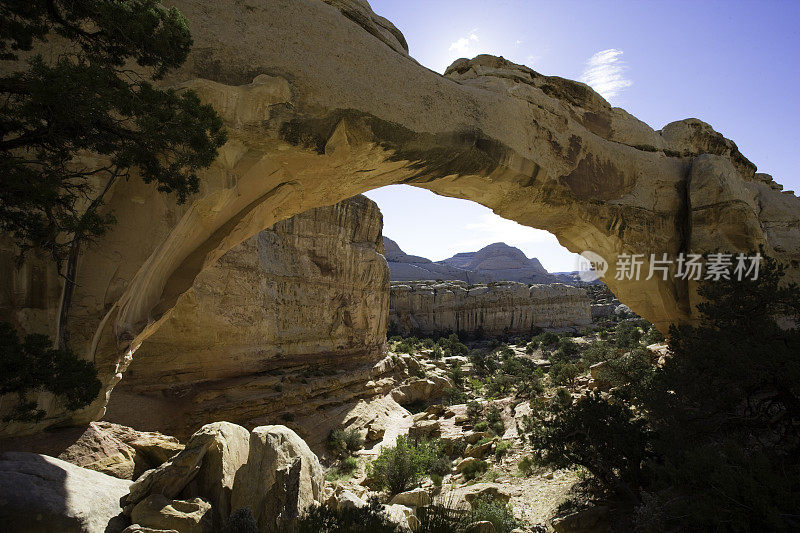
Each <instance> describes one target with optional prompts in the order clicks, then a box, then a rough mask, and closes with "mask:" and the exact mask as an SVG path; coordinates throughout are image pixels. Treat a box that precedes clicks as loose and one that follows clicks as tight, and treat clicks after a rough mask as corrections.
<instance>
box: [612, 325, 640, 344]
mask: <svg viewBox="0 0 800 533" xmlns="http://www.w3.org/2000/svg"><path fill="white" fill-rule="evenodd" d="M641 338H642V332H641V330H640V329H639V326H638V325H637V323H636V322H635V321H632V320H626V321H625V322H620V324H619V325H618V326H617V330H616V332H615V334H614V342H615V343H616V345H617V348H621V349H623V350H630V349H632V348H636V347H637V346H639V341H640V339H641Z"/></svg>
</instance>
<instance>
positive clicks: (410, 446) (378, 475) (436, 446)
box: [368, 435, 452, 494]
mask: <svg viewBox="0 0 800 533" xmlns="http://www.w3.org/2000/svg"><path fill="white" fill-rule="evenodd" d="M443 448H444V447H443V445H442V443H441V442H440V441H438V440H434V441H422V442H416V443H415V442H412V441H411V440H409V439H408V437H406V436H405V435H401V436H399V437H398V438H397V444H396V445H395V446H393V447H391V448H383V449H381V453H380V455H379V456H378V457H377V459H375V460H374V461H373V462H372V464H370V465H369V467H368V472H369V477H370V478H372V479H373V480H374V481H375V484H376V485H377V486H378V487H379V488H381V489H384V490H388V491H389V492H390V493H392V494H397V493H399V492H403V491H405V490H408V489H410V488H411V487H413V486H415V485H418V484H419V482H420V480H421V479H422V478H423V477H424V476H425V475H426V474H433V475H438V476H441V477H443V476H445V475H447V474H449V473H450V471H451V470H452V462H451V461H450V458H449V457H447V455H446V454H445V453H444V450H443Z"/></svg>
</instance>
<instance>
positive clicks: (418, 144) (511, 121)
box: [0, 0, 800, 433]
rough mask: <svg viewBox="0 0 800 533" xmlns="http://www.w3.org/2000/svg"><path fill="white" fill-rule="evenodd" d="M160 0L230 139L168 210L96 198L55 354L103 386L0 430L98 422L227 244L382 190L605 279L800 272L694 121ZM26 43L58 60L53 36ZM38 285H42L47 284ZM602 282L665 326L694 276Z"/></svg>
mask: <svg viewBox="0 0 800 533" xmlns="http://www.w3.org/2000/svg"><path fill="white" fill-rule="evenodd" d="M165 4H166V5H169V6H175V7H177V8H178V9H179V10H180V11H181V12H182V13H183V14H184V15H185V17H186V19H187V21H188V25H189V28H190V30H191V33H192V38H193V41H194V47H193V49H192V52H191V53H190V56H189V58H188V60H187V62H186V63H185V64H184V65H183V66H182V67H181V68H180V69H178V70H176V71H174V72H171V73H170V74H169V75H168V76H167V77H165V78H164V80H163V81H162V82H161V83H164V84H166V85H169V86H172V87H176V88H180V89H185V88H192V89H194V90H196V91H197V93H198V95H199V96H200V98H201V99H202V100H203V101H204V102H206V103H209V104H211V105H213V106H214V107H215V108H216V109H217V110H218V111H219V113H220V114H221V116H222V117H223V119H224V121H225V126H226V128H227V130H228V142H227V143H226V145H225V146H224V147H223V148H222V149H221V150H220V154H219V157H218V159H217V160H216V161H215V162H214V163H213V164H212V166H211V167H210V168H209V169H207V170H205V171H203V172H201V173H200V174H199V177H200V191H199V193H198V194H196V195H194V196H192V197H191V198H190V199H189V201H188V202H187V203H186V204H185V205H177V204H176V202H175V199H174V198H173V197H170V196H166V195H164V194H162V193H159V192H158V191H157V190H156V189H155V187H153V186H150V185H145V184H143V183H141V181H140V180H138V179H136V176H135V175H134V176H132V178H131V179H130V180H129V181H125V182H120V183H118V184H117V185H116V186H115V187H114V189H113V190H112V191H110V193H109V195H108V196H107V197H106V200H107V209H108V210H109V211H110V212H113V213H114V214H115V216H116V219H117V220H118V224H117V225H116V226H115V227H114V228H112V230H111V231H109V232H108V233H107V234H106V235H105V236H104V237H102V238H101V239H99V240H98V242H97V243H96V244H95V245H92V246H89V247H87V248H86V249H85V250H84V252H83V254H82V256H81V257H80V260H79V269H78V274H77V279H76V282H77V289H76V293H75V295H74V302H75V303H74V304H73V306H72V308H71V309H70V314H69V318H70V321H69V334H70V342H71V345H72V346H73V348H74V349H75V350H76V351H78V352H80V353H81V355H82V356H83V357H85V358H86V359H88V360H91V361H93V362H94V364H95V366H96V367H97V369H98V372H99V376H100V379H101V381H102V383H103V389H102V392H101V393H100V395H99V396H98V398H97V400H96V401H95V402H94V403H93V404H92V405H91V406H89V407H87V408H86V409H83V410H81V411H79V412H76V413H67V412H65V411H64V410H63V409H62V408H61V407H60V406H59V404H58V403H57V402H48V401H47V399H46V398H45V397H44V396H42V397H40V398H39V399H38V400H39V405H40V406H41V407H42V408H43V409H45V410H46V411H47V414H46V416H45V418H44V419H43V420H42V421H41V422H39V423H37V424H29V425H26V426H14V427H9V426H6V427H4V428H2V432H6V433H8V432H19V431H37V430H41V429H43V428H45V427H47V426H49V425H53V424H64V423H77V422H86V421H89V420H92V419H97V418H99V417H101V416H102V415H103V412H104V409H105V406H106V403H107V401H108V398H109V397H110V396H111V392H112V390H113V388H114V386H115V385H116V384H117V383H118V382H119V380H120V379H121V378H122V375H123V373H124V372H125V370H126V368H127V367H128V365H129V364H130V362H131V361H133V360H135V358H136V357H137V353H136V351H137V348H138V347H139V346H140V345H143V343H145V342H146V341H147V339H148V337H150V336H152V335H153V334H155V333H156V332H157V331H158V329H159V327H160V326H162V325H163V324H165V323H167V322H169V321H170V320H171V315H172V314H174V313H175V306H176V305H177V304H178V302H179V300H181V298H182V295H184V294H185V293H187V291H192V290H193V286H194V283H195V280H196V278H197V277H198V276H199V275H201V273H202V272H203V271H205V270H207V269H209V268H212V267H213V266H214V265H215V264H216V263H217V260H218V259H220V258H221V257H223V256H224V255H225V253H226V252H228V251H229V250H231V249H232V248H234V247H236V246H237V245H239V244H240V243H241V242H243V241H246V240H247V239H249V238H250V237H252V236H253V235H256V234H258V233H259V232H260V231H262V230H263V229H265V228H269V227H271V226H272V225H273V224H275V223H276V222H279V221H281V220H285V219H287V218H289V217H291V216H293V215H296V214H299V213H302V212H304V211H307V210H309V209H312V208H315V207H320V206H325V205H332V204H335V203H337V202H340V201H342V200H344V199H346V198H349V197H351V196H353V195H355V194H358V193H361V192H364V191H367V190H370V189H373V188H376V187H381V186H384V185H389V184H396V183H405V184H411V185H414V186H419V187H424V188H426V189H429V190H431V191H434V192H436V193H438V194H442V195H446V196H453V197H458V198H464V199H468V200H472V201H475V202H478V203H480V204H482V205H485V206H487V207H489V208H491V209H493V210H494V211H495V212H496V213H497V214H499V215H501V216H503V217H505V218H508V219H512V220H515V221H517V222H519V223H521V224H524V225H527V226H531V227H537V228H541V229H545V230H548V231H550V232H551V233H553V234H554V235H556V236H557V237H558V239H559V241H560V242H561V243H562V244H563V245H564V246H566V247H567V248H568V249H570V250H571V251H573V252H581V251H583V250H593V251H595V252H596V253H598V254H600V255H601V256H603V257H605V258H606V259H607V260H608V262H609V267H610V271H611V272H614V271H615V269H616V266H617V257H618V255H619V254H622V253H627V254H631V253H637V254H645V257H646V258H649V257H650V254H656V255H657V257H660V256H661V254H662V253H667V254H668V255H669V256H670V257H675V256H677V254H679V253H680V252H696V253H700V252H713V251H715V250H729V251H734V252H735V251H750V250H755V249H757V248H758V246H759V245H764V246H765V250H766V251H767V252H768V253H770V254H772V255H774V256H776V257H777V258H778V259H780V260H782V261H784V262H786V263H787V264H788V265H789V278H790V279H793V280H800V200H798V198H796V197H795V196H794V195H793V194H790V193H788V192H781V191H780V190H779V189H780V186H779V185H778V184H776V183H774V182H773V180H772V179H771V178H770V177H769V176H767V175H765V174H760V173H756V167H755V165H754V164H752V163H751V162H750V161H748V160H747V159H746V158H745V157H744V155H742V154H741V153H740V152H739V150H738V149H737V147H736V145H735V144H734V143H733V142H732V141H730V140H728V139H725V138H724V137H723V136H722V135H720V134H719V133H717V132H715V131H714V130H713V129H712V128H711V126H709V125H708V124H705V123H703V122H701V121H699V120H696V119H687V120H680V121H678V122H674V123H671V124H668V125H667V126H665V127H664V128H663V129H661V130H660V131H655V130H653V129H652V128H650V127H649V126H648V125H647V124H645V123H643V122H641V121H639V120H637V119H636V118H635V117H633V116H632V115H630V114H629V113H627V112H625V111H624V110H622V109H619V108H614V107H611V106H610V105H609V104H608V102H606V101H605V100H604V99H603V98H602V97H600V96H599V95H598V94H597V93H595V92H594V91H593V90H592V89H591V88H589V87H588V86H587V85H585V84H582V83H578V82H574V81H570V80H566V79H563V78H559V77H557V76H544V75H542V74H539V73H537V72H535V71H534V70H532V69H530V68H528V67H525V66H522V65H517V64H514V63H511V62H510V61H507V60H505V59H503V58H500V57H493V56H486V55H481V56H477V57H475V58H473V59H460V60H458V61H456V62H455V63H454V64H453V65H451V66H450V67H449V68H448V69H447V71H446V73H445V74H444V75H440V74H438V73H436V72H433V71H431V70H429V69H427V68H425V67H423V66H422V65H420V64H419V63H417V62H416V61H415V60H414V59H412V58H411V57H409V55H408V47H407V46H406V43H405V41H404V39H403V38H402V35H401V34H400V32H399V31H398V30H397V28H395V27H394V26H393V25H392V24H391V23H390V22H388V21H387V20H386V19H384V18H382V17H380V16H378V15H377V14H375V13H374V12H373V11H372V10H371V9H370V7H369V5H368V4H367V2H365V1H359V0H348V1H340V0H336V1H334V0H328V1H321V0H293V1H291V2H287V1H271V2H256V1H254V0H241V1H237V2H232V1H219V2H205V1H200V0H167V1H166V2H165ZM42 52H43V53H44V54H45V55H46V57H53V56H55V55H56V54H58V53H59V50H58V45H57V43H55V42H53V43H50V44H49V45H48V46H47V47H45V50H43V51H42ZM3 68H4V69H11V70H13V69H14V68H15V67H14V66H13V65H10V66H4V67H3ZM709 98H713V95H709ZM11 260H13V258H12V257H10V256H9V257H5V256H4V257H3V261H4V263H7V261H11ZM648 266H649V265H648V262H647V260H645V264H644V265H643V267H642V268H643V270H644V271H646V270H647V268H648ZM13 268H14V267H13V266H11V264H10V263H9V264H4V266H3V267H2V268H0V272H9V271H10V270H11V269H13ZM25 268H27V267H23V270H24V269H25ZM20 272H21V271H20ZM26 272H28V273H29V275H26V276H22V277H24V279H18V280H17V281H19V283H17V282H14V283H13V284H11V283H10V282H9V284H10V285H11V289H12V291H11V292H13V294H11V293H8V294H7V293H6V292H5V289H6V287H5V285H4V286H3V287H0V288H2V289H3V291H4V293H3V295H2V297H3V300H2V302H0V314H1V315H2V316H3V317H10V318H11V319H13V320H14V321H15V323H17V324H19V325H20V326H21V327H23V328H25V329H26V330H29V331H33V330H39V331H41V330H48V329H50V328H51V327H52V326H51V324H52V318H53V317H54V316H56V314H57V310H58V308H59V294H60V290H59V280H58V278H57V276H55V275H54V273H53V272H52V269H47V268H40V269H36V268H30V269H28V270H27V271H26ZM35 276H44V277H46V278H47V282H48V283H47V285H46V288H45V290H42V288H41V285H40V284H38V283H32V282H30V280H31V279H33V277H35ZM607 282H608V284H609V286H610V287H611V289H612V290H613V291H614V293H615V294H616V295H617V296H618V297H619V299H620V300H621V301H622V302H623V303H625V304H627V305H629V306H630V307H631V309H632V310H633V311H635V312H636V313H638V314H639V315H641V316H644V317H645V318H647V319H649V320H651V321H652V322H654V323H655V324H656V325H657V326H658V327H660V328H661V329H662V331H663V330H665V329H666V327H667V326H668V325H669V324H670V323H674V322H687V321H691V320H693V318H694V317H695V305H696V303H697V298H696V286H695V285H694V283H693V282H686V281H682V280H678V279H674V278H672V277H670V278H668V279H667V280H662V279H660V278H652V279H649V280H648V279H645V276H642V277H641V278H640V279H638V280H625V281H618V280H615V279H614V278H613V277H610V278H609V279H608V280H607ZM29 293H30V294H29ZM34 293H35V294H34ZM320 303H322V302H320ZM33 304H35V305H33Z"/></svg>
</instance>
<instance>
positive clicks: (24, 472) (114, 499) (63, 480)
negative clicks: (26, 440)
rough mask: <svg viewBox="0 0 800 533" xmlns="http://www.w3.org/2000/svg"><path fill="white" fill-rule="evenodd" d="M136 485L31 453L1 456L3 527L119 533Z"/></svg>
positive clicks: (66, 532)
mask: <svg viewBox="0 0 800 533" xmlns="http://www.w3.org/2000/svg"><path fill="white" fill-rule="evenodd" d="M130 485H131V482H130V481H126V480H124V479H117V478H115V477H111V476H108V475H106V474H102V473H100V472H94V471H92V470H88V469H86V468H81V467H79V466H76V465H73V464H71V463H68V462H66V461H62V460H60V459H55V458H53V457H48V456H47V455H39V454H35V453H27V452H6V453H4V454H2V455H0V524H2V525H3V530H4V531H25V532H30V533H38V532H41V533H52V532H55V531H59V532H64V533H118V532H120V531H122V530H123V529H125V527H126V526H128V525H129V524H130V522H129V521H128V520H127V518H126V517H125V516H123V515H122V507H121V506H120V498H122V497H123V496H124V495H125V494H127V493H128V490H129V487H130Z"/></svg>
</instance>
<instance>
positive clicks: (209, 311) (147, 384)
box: [107, 196, 389, 436]
mask: <svg viewBox="0 0 800 533" xmlns="http://www.w3.org/2000/svg"><path fill="white" fill-rule="evenodd" d="M381 228H382V219H381V213H380V211H379V209H378V206H377V205H376V204H375V203H374V202H372V201H371V200H369V199H367V198H366V197H364V196H357V197H355V198H352V199H349V200H346V201H344V202H340V203H339V204H336V205H334V206H328V207H320V208H317V209H312V210H310V211H308V212H306V213H302V214H300V215H296V216H294V217H292V218H291V219H289V220H285V221H282V222H279V223H277V224H276V225H275V226H273V227H272V228H270V229H268V230H264V231H262V232H261V233H259V234H258V235H256V236H255V237H251V238H250V239H248V240H247V241H245V242H244V243H242V244H240V245H239V246H237V247H235V248H234V249H232V250H231V251H229V252H228V253H227V254H225V255H224V256H223V257H222V258H221V259H220V260H219V261H218V262H217V264H216V265H214V266H213V267H210V268H208V269H206V270H205V271H203V272H202V273H201V274H200V275H199V276H198V277H197V279H196V280H195V282H194V285H193V287H192V289H190V290H189V291H187V292H186V293H184V294H183V295H182V296H181V297H180V298H179V299H178V301H177V303H176V305H175V308H174V309H173V311H172V313H171V314H170V317H169V319H168V320H166V321H165V322H164V323H163V324H162V326H161V327H160V328H159V329H158V331H156V332H155V333H154V334H153V335H151V336H150V337H149V338H148V339H147V340H146V341H145V342H144V343H143V344H142V346H141V347H140V348H139V349H138V350H137V352H136V357H135V358H134V361H133V363H132V364H131V365H130V367H129V368H128V371H127V372H126V373H125V377H124V379H123V380H122V382H120V384H119V385H118V386H117V389H116V390H117V393H118V394H116V395H115V397H114V398H113V399H112V403H111V404H110V408H109V413H108V416H107V418H108V419H110V420H114V421H118V422H121V423H125V424H128V425H133V426H135V427H139V428H145V429H157V430H161V431H165V432H167V433H170V434H177V435H180V436H187V435H188V434H191V433H192V432H193V431H194V430H196V429H197V428H198V427H200V426H201V425H203V424H205V423H207V422H211V421H214V420H229V421H231V422H235V423H240V424H245V425H249V426H251V427H252V426H254V425H259V424H263V423H267V422H269V421H276V420H278V419H277V417H278V415H280V414H283V413H284V412H290V413H295V409H293V408H289V406H290V405H292V404H294V405H302V404H303V403H305V402H312V398H313V397H314V396H316V395H317V394H320V391H319V390H315V387H313V386H312V385H311V383H309V381H308V379H309V378H312V377H313V375H316V376H317V377H319V375H320V371H323V370H325V369H328V370H329V371H330V373H334V374H335V373H336V371H338V370H343V369H350V370H352V371H353V372H352V375H353V377H354V378H359V377H362V375H363V372H364V371H369V370H371V369H372V367H373V365H374V364H375V363H376V362H377V361H378V360H380V359H381V358H382V357H383V350H384V344H385V331H386V321H387V312H388V299H389V279H388V277H389V273H388V269H387V266H386V261H385V260H384V258H383V256H382V255H381V254H382V253H383V245H382V241H381ZM291 371H296V372H297V373H298V374H302V373H305V381H306V383H292V381H288V380H287V378H288V376H286V375H285V373H286V372H291ZM297 379H298V381H299V380H301V379H304V378H303V376H298V377H297ZM366 381H368V379H364V380H363V382H366ZM363 382H362V383H363ZM343 387H344V385H343V384H342V383H341V382H338V381H337V380H334V379H332V378H331V380H330V383H329V384H328V385H327V386H326V387H324V388H325V390H326V392H327V393H331V392H332V391H336V390H337V389H341V388H343ZM287 404H288V405H287ZM304 410H306V408H303V407H298V408H297V411H298V413H296V414H299V413H300V412H303V411H304ZM177 412H180V413H181V415H180V416H177V417H176V416H175V415H176V413H177ZM270 417H275V418H274V419H271V418H270ZM253 419H257V420H256V421H253Z"/></svg>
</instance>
